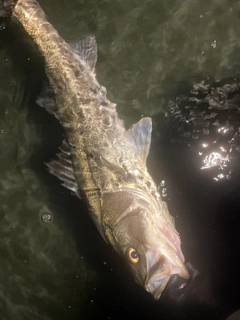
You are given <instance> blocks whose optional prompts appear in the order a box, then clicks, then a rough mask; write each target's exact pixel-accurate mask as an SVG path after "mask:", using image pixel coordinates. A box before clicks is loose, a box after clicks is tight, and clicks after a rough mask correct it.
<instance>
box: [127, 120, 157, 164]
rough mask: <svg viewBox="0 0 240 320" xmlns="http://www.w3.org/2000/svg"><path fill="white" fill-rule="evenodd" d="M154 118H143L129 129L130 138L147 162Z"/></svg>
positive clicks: (143, 159) (144, 161) (137, 152)
mask: <svg viewBox="0 0 240 320" xmlns="http://www.w3.org/2000/svg"><path fill="white" fill-rule="evenodd" d="M151 133H152V120H151V118H142V119H141V120H140V121H139V122H137V123H135V124H133V125H132V126H131V128H130V129H128V131H127V135H128V138H129V140H130V141H131V143H132V144H133V146H134V149H135V151H136V154H137V156H138V157H139V158H140V159H142V161H143V163H144V164H146V159H147V156H148V153H149V149H150V144H151Z"/></svg>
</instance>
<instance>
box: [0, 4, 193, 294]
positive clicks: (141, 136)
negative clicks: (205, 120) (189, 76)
mask: <svg viewBox="0 0 240 320" xmlns="http://www.w3.org/2000/svg"><path fill="white" fill-rule="evenodd" d="M4 3H5V4H4ZM4 6H5V7H4ZM4 9H5V13H3V12H4ZM0 15H2V16H4V15H5V16H7V15H11V16H12V19H14V20H15V21H17V22H18V23H20V24H21V25H22V26H23V28H24V29H25V30H26V32H27V33H28V34H29V35H30V36H31V37H32V38H33V40H34V41H35V42H36V44H37V45H38V48H39V50H40V52H41V53H42V55H43V57H44V59H45V68H46V74H47V76H48V79H49V84H50V86H46V87H45V90H44V91H43V94H42V95H41V96H40V97H39V99H38V103H39V104H40V105H41V106H43V107H45V108H46V109H47V110H48V111H49V112H50V113H52V114H54V115H55V116H56V117H57V118H58V119H59V121H60V123H61V124H62V126H63V127H64V129H65V132H66V139H65V140H64V141H63V145H62V146H61V148H60V150H61V152H60V153H59V154H58V155H57V159H56V160H53V161H51V162H50V163H49V164H48V167H49V171H50V172H51V173H52V174H54V175H56V176H57V177H59V179H60V180H61V181H62V182H63V185H64V186H65V187H67V188H68V189H70V190H72V191H74V192H75V193H76V194H77V195H78V196H79V197H80V198H81V199H82V200H83V201H85V202H86V203H87V204H88V206H89V212H90V215H91V217H92V219H93V221H94V222H95V224H96V227H97V228H98V230H99V232H100V233H101V235H102V237H103V238H104V240H105V241H106V242H108V243H109V244H110V245H112V246H113V248H114V249H115V250H116V251H117V252H118V253H119V254H120V255H121V256H122V257H123V259H124V261H125V262H126V263H127V264H128V265H129V267H130V269H131V271H132V274H133V276H134V278H135V280H136V281H137V283H139V284H140V285H141V286H142V287H144V288H145V289H146V290H147V291H149V292H150V293H151V294H152V295H153V296H154V298H155V299H159V297H160V295H161V292H162V291H163V290H164V288H165V286H166V284H167V282H168V280H169V279H170V277H171V276H172V275H174V274H178V275H180V276H182V277H183V278H188V271H187V269H186V267H185V265H184V257H183V254H182V251H181V247H180V244H181V242H180V238H179V235H178V233H177V232H176V230H175V226H174V222H173V219H172V217H171V216H170V214H169V211H168V208H167V205H166V203H165V202H163V201H162V200H161V198H160V195H159V193H158V191H157V187H156V185H155V183H154V181H153V179H152V177H151V176H150V175H149V173H148V171H147V167H146V158H147V156H148V153H149V148H150V143H151V131H152V123H151V119H150V118H142V119H141V120H140V121H139V122H138V123H136V124H134V125H133V126H132V127H131V128H130V129H129V130H126V129H125V127H124V124H123V122H122V121H121V120H120V119H119V118H118V115H117V112H116V105H115V104H113V103H111V102H110V101H109V100H108V99H107V97H106V89H105V88H104V87H102V86H101V85H99V83H98V82H97V80H96V77H95V64H96V60H97V46H96V41H95V37H94V36H89V37H87V38H86V39H84V40H82V41H80V42H78V43H77V44H75V45H72V46H71V45H69V44H67V43H66V42H65V41H64V40H63V39H62V38H61V37H60V36H59V34H58V33H57V31H56V30H55V29H54V28H53V26H52V25H51V24H50V23H49V22H47V20H46V18H45V15H44V12H43V11H42V9H41V7H40V6H39V4H38V3H37V2H36V1H35V0H18V1H11V0H6V1H3V5H0Z"/></svg>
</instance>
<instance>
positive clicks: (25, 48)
mask: <svg viewBox="0 0 240 320" xmlns="http://www.w3.org/2000/svg"><path fill="white" fill-rule="evenodd" d="M40 4H41V5H42V7H43V9H44V10H45V12H46V13H47V16H48V19H49V20H50V22H51V23H52V24H53V25H54V26H55V27H56V29H57V30H58V31H59V32H60V34H61V35H62V36H63V37H64V38H65V39H66V41H69V42H73V41H77V40H78V39H80V38H83V37H84V35H86V34H89V33H92V34H95V36H96V38H97V42H98V50H99V53H98V64H97V78H98V81H99V83H100V84H102V85H104V86H106V88H107V90H108V97H109V99H110V100H112V101H113V102H116V103H117V104H118V111H119V115H120V117H121V118H123V119H124V120H125V123H126V125H127V126H129V125H130V124H132V123H133V122H136V121H137V120H139V119H140V118H141V116H142V115H147V116H152V117H153V122H154V131H153V144H152V149H151V154H150V157H149V170H150V172H151V173H152V175H153V177H154V178H155V180H156V182H157V183H159V182H160V181H161V180H162V179H165V180H166V181H167V185H168V187H169V188H168V194H169V197H168V198H170V200H169V206H170V210H171V213H172V214H173V215H174V216H175V218H176V224H177V229H178V231H179V232H180V235H181V238H182V243H183V252H184V253H185V255H186V260H187V261H191V263H192V264H193V265H194V266H195V267H196V268H197V269H199V270H200V272H201V273H202V274H203V276H202V277H203V278H202V279H203V280H202V282H201V283H204V286H203V288H201V285H200V284H199V283H198V285H197V287H196V290H195V291H199V295H198V294H197V295H196V296H197V298H196V299H195V300H196V301H195V300H194V301H193V302H192V301H191V299H190V300H188V297H187V299H186V302H184V303H182V304H181V305H180V306H179V303H177V302H176V300H179V299H177V298H176V299H175V298H172V299H170V298H168V297H164V296H163V298H162V299H161V300H160V301H159V302H155V301H152V298H151V296H150V295H148V294H147V293H145V292H144V291H143V290H142V289H141V288H140V287H138V286H137V285H136V284H135V283H134V281H133V280H132V278H131V276H130V275H128V273H127V271H126V270H125V269H124V267H123V266H122V264H121V261H120V259H119V258H118V257H117V256H116V255H115V253H113V252H112V250H111V249H110V248H109V247H108V246H107V245H106V244H105V243H104V242H103V240H102V239H101V238H100V236H99V235H98V233H97V231H96V230H95V227H94V225H93V224H92V223H91V221H90V219H89V218H88V214H87V211H86V209H85V208H84V206H83V205H82V203H81V202H80V201H79V200H78V199H77V198H76V197H74V196H72V195H71V194H70V192H69V191H68V190H65V189H64V188H63V187H61V185H60V183H59V182H58V180H57V179H55V178H54V177H52V176H51V175H49V174H48V172H47V171H46V166H45V165H44V162H48V161H49V160H50V159H52V158H53V157H54V155H55V153H56V152H57V150H58V146H59V145H60V143H61V140H62V129H61V127H60V125H59V124H58V122H57V121H56V119H54V117H52V116H51V115H49V114H47V112H46V111H45V110H43V109H41V108H40V107H39V106H37V105H36V103H35V100H36V97H37V95H38V93H39V91H40V89H41V81H42V79H43V76H44V72H43V68H44V65H43V63H42V60H41V58H40V57H39V56H38V54H37V53H36V49H35V47H34V45H33V44H32V43H31V41H29V39H28V37H26V35H24V34H23V33H21V32H20V31H19V29H18V27H17V26H15V25H14V24H12V23H10V22H8V21H6V22H4V23H5V24H6V28H5V29H4V30H2V31H1V32H0V222H1V223H0V319H1V320H15V319H16V320H28V319H29V320H30V319H34V320H35V319H36V320H38V319H42V320H45V319H46V320H50V319H51V320H65V319H68V320H75V319H163V320H168V319H176V320H178V319H186V320H191V319H202V320H205V319H216V320H218V319H225V318H226V316H227V315H228V314H229V313H231V312H232V311H234V310H236V309H237V308H239V307H240V302H238V301H240V294H239V289H240V283H239V280H238V279H237V275H238V273H237V271H236V270H239V269H238V266H239V262H238V264H237V262H236V261H239V254H240V253H239V249H238V246H237V241H238V237H237V234H239V231H238V230H239V227H238V226H239V222H240V221H239V217H238V218H237V213H239V208H240V206H239V191H238V190H239V180H238V179H235V180H233V181H232V180H231V181H224V182H220V183H218V184H216V183H214V182H213V181H212V177H210V176H208V174H205V173H204V174H203V173H202V171H199V165H198V163H197V161H198V160H196V157H195V156H194V155H192V154H191V153H190V152H189V151H188V150H187V149H186V148H183V147H181V146H179V145H170V144H168V143H167V142H166V140H165V137H164V133H163V132H162V127H163V126H164V121H163V116H164V112H165V111H166V110H167V104H168V101H169V100H170V99H173V98H174V97H175V96H177V95H179V94H183V93H184V94H185V93H186V92H187V91H188V89H189V87H191V86H192V84H193V83H194V82H199V81H202V80H205V81H206V82H207V83H210V84H211V83H213V82H216V81H217V80H221V79H225V78H228V77H232V78H233V79H234V77H235V76H237V75H238V74H239V69H240V64H239V61H240V59H239V57H240V41H239V30H240V2H238V1H230V0H229V1H220V0H218V1H217V0H215V1H213V0H212V1H200V0H191V1H190V0H181V1H176V0H175V1H172V0H168V1H163V0H142V1H136V0H135V1H134V0H132V1H129V0H128V1H127V0H115V1H111V0H105V1H103V0H94V1H93V0H71V1H57V0H51V1H49V0H43V1H40ZM196 163H197V164H196ZM43 214H49V215H50V216H51V219H52V221H51V222H50V223H42V221H41V216H42V215H43ZM238 296H239V297H238ZM190 298H191V294H190ZM238 298H239V299H238Z"/></svg>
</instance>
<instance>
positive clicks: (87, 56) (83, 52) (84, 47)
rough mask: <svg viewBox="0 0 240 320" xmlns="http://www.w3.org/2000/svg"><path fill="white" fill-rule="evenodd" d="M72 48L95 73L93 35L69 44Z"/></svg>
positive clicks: (95, 54)
mask: <svg viewBox="0 0 240 320" xmlns="http://www.w3.org/2000/svg"><path fill="white" fill-rule="evenodd" d="M70 45H71V47H72V48H73V50H74V51H75V52H76V53H77V54H78V55H79V56H80V58H81V59H82V60H84V61H85V62H86V64H87V66H89V68H90V69H91V71H92V72H94V73H95V65H96V62H97V42H96V38H95V37H94V36H93V35H90V36H87V37H86V38H84V39H83V40H80V41H78V42H76V43H71V44H70Z"/></svg>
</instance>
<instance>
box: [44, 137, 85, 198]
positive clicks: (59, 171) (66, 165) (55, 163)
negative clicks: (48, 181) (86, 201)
mask: <svg viewBox="0 0 240 320" xmlns="http://www.w3.org/2000/svg"><path fill="white" fill-rule="evenodd" d="M60 150H61V152H59V153H58V154H57V157H58V159H56V160H52V161H51V162H49V163H47V166H48V170H49V172H50V173H51V174H53V175H54V176H56V177H58V178H59V179H60V180H61V181H63V183H62V185H63V186H64V187H66V188H67V189H69V190H71V191H73V192H74V193H76V195H77V196H78V197H79V198H80V195H79V188H78V184H77V181H76V179H75V175H74V170H73V164H72V159H71V155H70V146H69V144H68V143H67V142H66V140H64V141H63V144H62V146H61V148H60Z"/></svg>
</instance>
